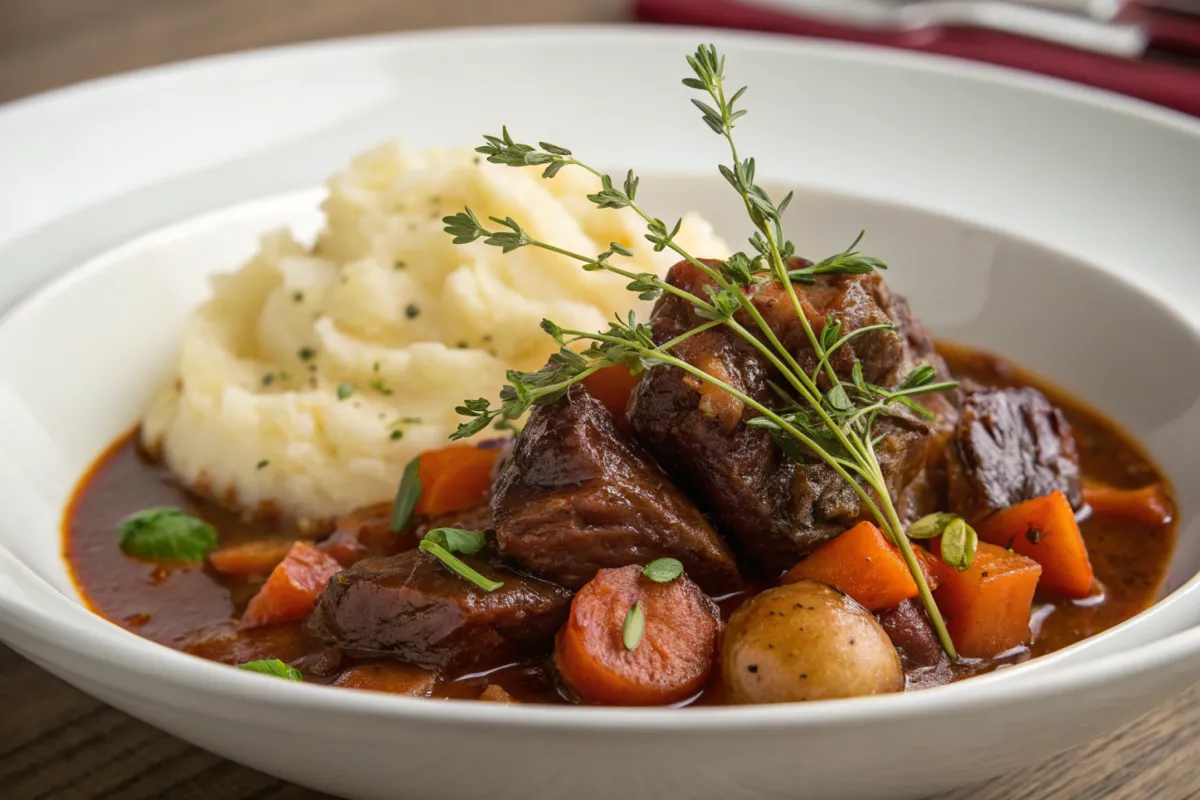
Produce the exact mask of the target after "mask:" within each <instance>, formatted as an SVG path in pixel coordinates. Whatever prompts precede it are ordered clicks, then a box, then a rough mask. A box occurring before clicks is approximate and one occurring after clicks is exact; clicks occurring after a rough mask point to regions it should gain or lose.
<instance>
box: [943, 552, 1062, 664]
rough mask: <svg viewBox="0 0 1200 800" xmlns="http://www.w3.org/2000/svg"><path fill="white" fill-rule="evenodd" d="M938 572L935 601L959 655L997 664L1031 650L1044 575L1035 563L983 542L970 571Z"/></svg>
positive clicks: (947, 566) (944, 569)
mask: <svg viewBox="0 0 1200 800" xmlns="http://www.w3.org/2000/svg"><path fill="white" fill-rule="evenodd" d="M937 569H938V572H939V577H940V578H941V584H940V585H939V586H938V589H937V591H936V592H934V599H935V600H936V601H937V605H938V608H939V609H940V610H941V612H942V616H943V617H944V618H945V620H946V628H947V630H949V631H950V638H951V639H953V640H954V646H955V647H956V648H957V649H958V652H959V655H962V656H966V657H968V658H992V657H993V656H998V655H1000V654H1001V653H1003V652H1004V651H1006V650H1011V649H1012V648H1014V647H1019V646H1021V645H1026V644H1029V638H1030V636H1029V612H1030V610H1031V609H1032V607H1033V592H1034V590H1035V589H1036V588H1037V582H1038V578H1039V577H1040V576H1041V574H1042V568H1041V566H1040V565H1039V564H1038V563H1037V562H1036V561H1034V560H1033V559H1031V558H1026V557H1025V556H1023V555H1021V554H1020V553H1010V552H1009V551H1008V550H1005V549H1004V548H1003V547H997V546H996V545H993V544H988V543H987V542H980V543H979V546H978V549H977V550H976V552H975V561H974V563H973V564H971V566H970V567H968V568H967V569H965V570H963V571H962V572H959V571H958V570H957V569H955V568H954V567H951V566H949V565H948V564H944V563H940V565H939V566H938V567H937Z"/></svg>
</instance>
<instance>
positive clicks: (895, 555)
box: [783, 522, 919, 611]
mask: <svg viewBox="0 0 1200 800" xmlns="http://www.w3.org/2000/svg"><path fill="white" fill-rule="evenodd" d="M918 558H919V556H918ZM805 578H811V579H812V580H814V581H820V582H821V583H825V584H828V585H830V586H836V587H837V588H838V589H841V590H842V591H843V592H845V593H846V594H848V595H850V596H851V597H853V598H854V599H855V600H857V601H858V602H859V603H860V604H861V605H863V606H866V608H868V609H869V610H871V611H882V610H883V609H885V608H891V607H892V606H896V605H899V604H900V603H903V602H904V601H905V600H907V599H909V598H910V597H916V596H917V582H916V581H915V580H913V576H912V573H911V572H910V571H909V569H908V565H907V564H906V563H904V557H903V556H902V555H901V554H900V550H899V549H898V548H896V546H895V545H893V544H892V543H891V542H889V541H888V540H887V538H885V537H884V535H883V533H882V532H881V531H880V530H879V528H876V527H875V526H874V525H872V524H871V523H870V522H860V523H858V524H857V525H855V526H854V527H853V528H851V529H850V530H848V531H846V532H845V533H843V534H842V535H841V536H838V537H837V538H835V539H830V540H829V541H828V542H826V543H825V544H823V545H821V546H820V547H818V548H817V549H816V550H814V551H813V552H812V553H811V554H810V555H809V556H808V557H807V558H805V559H804V560H803V561H801V562H800V563H799V564H797V565H796V566H794V567H792V568H791V569H790V570H788V571H787V573H786V574H784V576H783V583H796V582H797V581H802V580H804V579H805Z"/></svg>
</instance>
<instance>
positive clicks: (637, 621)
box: [621, 603, 646, 650]
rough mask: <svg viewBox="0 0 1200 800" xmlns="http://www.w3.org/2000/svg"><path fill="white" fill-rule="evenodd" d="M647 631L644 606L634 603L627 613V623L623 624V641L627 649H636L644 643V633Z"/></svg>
mask: <svg viewBox="0 0 1200 800" xmlns="http://www.w3.org/2000/svg"><path fill="white" fill-rule="evenodd" d="M645 632H646V615H645V614H643V613H642V607H641V606H640V605H638V604H637V603H634V604H633V605H631V606H630V607H629V613H627V614H626V615H625V624H624V625H622V626H621V642H622V643H623V644H624V645H625V649H626V650H634V649H636V648H637V646H638V645H639V644H641V643H642V634H644V633H645Z"/></svg>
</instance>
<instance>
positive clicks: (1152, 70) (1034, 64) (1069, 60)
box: [635, 0, 1200, 116]
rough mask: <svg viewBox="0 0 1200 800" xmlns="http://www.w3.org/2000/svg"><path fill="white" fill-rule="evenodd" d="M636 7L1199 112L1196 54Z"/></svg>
mask: <svg viewBox="0 0 1200 800" xmlns="http://www.w3.org/2000/svg"><path fill="white" fill-rule="evenodd" d="M635 8H636V14H637V17H638V19H640V20H643V21H646V22H657V23H669V24H673V25H703V26H708V27H716V28H743V29H746V30H756V31H768V32H773V33H791V34H796V35H800V36H815V37H820V38H828V39H844V40H847V41H853V42H865V43H868V44H878V45H884V46H887V47H898V48H902V49H905V50H920V51H924V52H927V53H941V54H942V55H948V56H957V57H959V58H968V59H973V60H976V61H987V62H990V63H992V64H1000V65H1003V66H1006V67H1015V68H1017V69H1023V70H1028V71H1031V72H1039V73H1042V74H1044V75H1051V76H1054V77H1056V78H1065V79H1067V80H1072V81H1078V82H1079V83H1085V84H1088V85H1089V86H1096V87H1099V88H1101V89H1108V90H1110V91H1114V92H1120V93H1122V94H1127V95H1131V96H1133V97H1139V98H1141V99H1143V100H1149V101H1150V102H1152V103H1158V104H1159V105H1164V106H1167V107H1169V108H1174V109H1178V110H1179V111H1183V112H1186V113H1188V114H1194V115H1196V116H1200V57H1198V58H1197V59H1196V67H1195V68H1192V67H1191V66H1190V65H1185V64H1183V63H1170V62H1168V61H1159V60H1154V59H1150V58H1145V59H1125V58H1118V57H1114V56H1107V55H1101V54H1099V53H1092V52H1088V51H1086V50H1076V49H1074V48H1070V47H1065V46H1062V45H1057V44H1053V43H1051V42H1043V41H1039V40H1036V39H1028V38H1025V37H1021V36H1016V35H1013V34H1008V33H1003V32H998V31H990V30H982V29H974V28H929V29H924V30H919V31H894V32H893V31H877V30H865V29H862V28H855V27H852V26H848V25H837V24H832V23H829V22H825V21H823V20H817V19H814V18H811V17H803V16H800V15H799V14H794V13H790V12H786V11H780V10H777V9H773V8H766V7H762V6H757V5H753V4H751V3H743V2H738V0H636V5H635Z"/></svg>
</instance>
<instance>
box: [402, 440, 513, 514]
mask: <svg viewBox="0 0 1200 800" xmlns="http://www.w3.org/2000/svg"><path fill="white" fill-rule="evenodd" d="M499 454H500V451H499V450H496V449H489V448H482V447H474V446H472V445H469V444H452V445H450V446H448V447H443V448H441V449H440V450H431V451H429V452H427V453H422V454H421V461H420V467H419V470H418V473H417V474H418V476H419V477H420V479H421V499H420V500H418V501H417V507H416V513H418V514H424V515H426V516H430V517H436V516H440V515H441V514H449V513H451V512H452V511H462V510H464V509H468V508H474V507H475V506H478V505H482V504H483V503H484V502H485V501H486V500H487V498H488V494H489V493H490V492H491V490H492V467H493V466H494V465H495V463H496V457H497V456H498V455H499Z"/></svg>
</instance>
